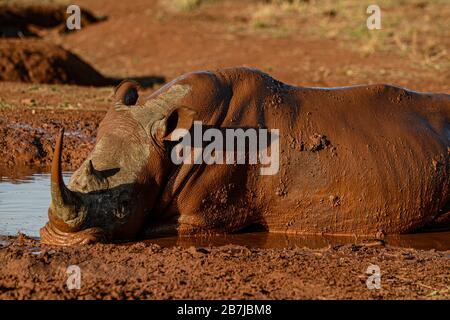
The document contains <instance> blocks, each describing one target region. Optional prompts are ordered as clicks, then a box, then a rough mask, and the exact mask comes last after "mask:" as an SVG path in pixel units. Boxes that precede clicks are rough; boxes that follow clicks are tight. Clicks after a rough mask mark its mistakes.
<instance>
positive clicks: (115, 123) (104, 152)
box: [41, 81, 195, 245]
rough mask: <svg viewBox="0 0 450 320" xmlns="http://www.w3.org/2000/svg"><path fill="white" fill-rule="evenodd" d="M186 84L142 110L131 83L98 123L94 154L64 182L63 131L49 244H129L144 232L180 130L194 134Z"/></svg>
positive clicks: (44, 236)
mask: <svg viewBox="0 0 450 320" xmlns="http://www.w3.org/2000/svg"><path fill="white" fill-rule="evenodd" d="M189 89H190V87H189V86H187V85H179V84H175V85H168V86H165V87H163V88H161V89H160V90H158V91H157V92H155V93H154V94H153V95H152V96H150V97H149V98H148V100H147V101H146V102H145V103H144V104H136V102H137V99H138V95H137V92H138V85H137V84H136V83H134V82H132V81H125V82H123V83H122V84H121V85H119V87H118V88H117V89H116V92H115V98H116V103H115V105H114V106H113V107H112V108H110V110H109V111H108V112H107V114H106V116H105V118H104V119H103V120H102V122H101V123H100V126H99V129H98V134H97V138H96V144H95V146H94V149H93V150H92V152H91V153H90V155H89V156H88V157H87V159H86V160H85V161H84V163H83V164H82V165H81V167H80V168H78V169H77V170H76V171H75V172H74V173H73V175H72V177H71V179H70V182H69V184H68V185H67V186H66V185H65V184H64V181H63V178H62V173H61V155H62V152H63V136H64V131H63V130H61V132H60V133H59V136H58V137H57V140H56V146H55V150H54V156H53V162H52V170H51V199H52V200H51V204H50V207H49V209H48V217H49V221H48V223H47V224H46V226H45V227H43V228H42V229H41V241H42V243H46V244H59V245H72V244H86V243H92V242H96V241H101V240H128V239H133V238H135V237H136V236H137V235H138V234H139V233H140V232H141V231H142V227H143V225H144V224H145V221H146V219H148V217H149V215H150V214H151V212H152V209H153V208H154V206H155V204H156V203H157V202H158V197H159V196H160V195H161V192H162V190H163V188H164V185H165V184H166V182H167V181H166V180H167V178H166V177H167V175H168V171H169V170H171V162H170V154H169V153H170V152H169V150H168V149H169V144H170V140H171V137H172V133H173V132H174V131H175V130H177V129H189V128H190V127H191V126H192V123H193V120H194V115H195V112H194V111H192V110H191V109H189V108H186V107H182V106H180V105H179V101H180V100H181V99H182V98H183V97H184V96H185V95H186V94H187V93H188V92H189Z"/></svg>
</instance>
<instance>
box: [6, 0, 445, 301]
mask: <svg viewBox="0 0 450 320" xmlns="http://www.w3.org/2000/svg"><path fill="white" fill-rule="evenodd" d="M50 2H51V1H50ZM60 2H61V1H60ZM62 2H64V1H62ZM284 2H286V3H283V1H256V0H255V1H238V0H223V1H220V0H215V1H213V0H210V1H199V0H198V1H176V0H173V1H170V0H160V1H156V0H155V1H150V0H136V1H133V3H132V5H130V3H129V2H120V1H107V0H95V1H93V0H79V1H77V3H79V4H80V5H81V6H82V8H86V9H88V10H89V11H90V12H92V13H93V14H95V15H96V16H98V17H106V18H105V19H99V20H95V19H94V20H92V23H86V25H82V26H83V27H82V29H81V30H79V31H73V32H71V31H67V30H66V31H65V32H61V25H60V21H59V22H55V24H54V25H51V26H36V25H33V24H30V25H24V23H23V19H22V20H21V21H20V23H18V24H16V25H12V26H6V27H4V26H3V25H0V27H1V31H2V32H3V33H5V32H6V31H4V30H7V31H8V32H9V33H8V39H0V72H4V71H5V70H6V68H9V69H8V70H9V71H10V74H13V75H15V76H14V77H13V76H11V77H10V78H2V81H1V82H0V181H1V179H3V177H11V178H14V177H20V176H23V175H28V174H30V173H31V172H36V171H48V170H49V166H50V164H51V160H52V150H53V146H54V143H55V136H56V133H57V132H58V130H59V128H60V127H61V126H64V128H65V130H66V136H65V142H64V143H65V146H64V154H63V170H68V171H71V170H75V169H76V168H77V167H78V166H79V165H80V164H81V162H82V161H83V160H84V158H85V157H86V156H87V154H88V153H89V151H90V150H91V149H92V147H93V145H94V143H95V136H96V129H97V126H98V124H99V122H100V121H101V119H102V118H103V116H104V114H105V112H106V110H107V109H108V108H109V107H110V106H111V105H112V92H113V87H112V86H111V84H112V83H113V82H114V81H113V82H110V83H107V85H106V86H103V87H92V86H81V85H69V83H77V82H76V81H72V80H73V79H72V77H75V76H71V73H70V72H66V71H65V70H66V69H64V68H62V69H61V71H59V72H57V74H56V75H54V76H52V77H51V78H57V79H59V80H58V81H53V80H51V79H50V80H49V79H48V76H49V74H48V72H45V71H44V72H41V74H33V65H30V67H27V68H18V69H17V68H16V69H14V68H15V67H17V66H20V65H21V62H20V61H22V60H23V59H25V60H26V59H28V58H29V57H30V56H33V59H35V61H37V62H39V63H41V66H42V63H44V64H43V66H44V67H46V68H48V70H52V71H54V72H55V70H57V69H55V68H54V65H53V64H52V63H55V62H54V61H56V60H57V59H56V60H55V59H53V60H52V59H49V55H46V56H45V59H44V57H42V58H40V57H39V55H37V56H36V54H32V53H30V50H28V51H27V50H25V51H26V53H23V51H24V48H25V47H27V46H32V49H33V50H35V48H39V47H41V48H45V49H42V52H43V53H45V52H50V51H51V52H53V53H55V52H57V53H58V54H59V55H61V56H64V57H67V55H69V53H71V54H75V55H76V56H77V57H79V58H80V59H82V61H83V63H85V64H86V68H87V69H86V70H89V72H91V73H92V74H93V75H95V76H96V77H101V79H109V80H111V79H115V81H116V82H117V81H118V80H119V79H123V78H133V79H135V80H137V81H139V82H140V83H141V84H142V85H143V86H144V88H145V89H144V91H143V93H144V94H147V93H151V92H152V91H153V90H155V89H157V88H158V87H160V86H161V85H162V84H163V82H167V81H170V80H171V79H173V78H175V77H177V76H179V75H181V74H183V73H185V72H189V71H194V70H205V69H216V68H221V67H231V66H248V67H254V68H258V69H261V70H262V71H265V72H267V73H269V74H271V75H272V76H273V77H275V78H277V79H278V80H280V81H283V82H286V83H290V84H295V85H301V86H328V87H329V86H346V85H356V84H366V83H391V84H395V85H399V86H404V87H407V88H409V89H412V90H417V91H432V92H445V93H449V92H450V91H449V86H448V85H449V83H450V59H449V55H448V53H449V52H448V51H449V50H450V35H449V34H448V32H449V31H448V27H446V26H448V23H449V17H450V12H449V7H448V5H446V4H445V1H440V0H436V1H422V0H421V1H407V2H402V3H401V4H399V3H398V4H393V3H394V2H392V1H380V6H381V8H382V10H384V11H383V17H385V18H383V19H384V20H383V29H382V30H375V31H367V30H366V27H365V19H366V18H367V14H366V12H365V9H366V8H365V7H364V5H361V2H360V1H356V0H355V1H350V0H346V1H342V3H341V4H339V5H336V2H335V1H328V0H327V1H297V2H296V1H293V3H294V4H288V3H290V2H289V1H284ZM291 2H292V1H291ZM333 3H334V4H333ZM5 28H6V29H5ZM19 29H20V30H22V29H23V30H22V31H23V32H24V34H25V36H27V35H29V38H27V37H25V38H22V39H20V40H17V39H15V40H11V39H10V38H11V32H12V34H13V36H12V37H14V34H15V33H14V32H16V31H17V30H19ZM11 30H12V31H11ZM20 30H19V31H20ZM24 30H25V31H26V32H25V31H24ZM19 31H17V32H19ZM0 35H1V33H0ZM7 41H9V42H7ZM11 41H12V42H11ZM31 41H34V42H35V43H36V45H32V44H31ZM11 43H16V44H15V45H14V44H11ZM23 43H27V44H26V45H23ZM10 46H14V48H13V49H11V50H9V49H8V48H12V47H10ZM53 46H55V48H57V47H56V46H60V47H61V48H59V49H54V50H53V51H52V49H49V48H52V47H53ZM2 48H7V49H8V50H7V49H5V50H4V52H3V53H2ZM14 50H16V51H17V52H18V53H17V54H16V55H15V56H14V59H19V60H12V61H13V63H11V59H12V58H10V57H8V56H7V55H8V54H10V53H11V52H13V51H14ZM46 50H47V51H46ZM48 50H50V51H48ZM61 50H65V51H61ZM14 52H15V51H14ZM53 53H52V54H53ZM55 54H56V53H55ZM20 59H22V60H20ZM40 59H41V60H42V61H41V60H40ZM46 59H47V60H46ZM27 61H28V60H26V61H25V62H27ZM45 61H50V62H48V64H45V63H47V62H45ZM58 61H59V60H58ZM28 62H29V61H28ZM37 62H36V63H37ZM23 63H24V62H23ZM58 63H59V62H58ZM64 65H66V64H64ZM1 66H6V67H3V68H2V67H1ZM25 66H29V65H27V64H25ZM30 70H31V71H30ZM70 70H72V69H70ZM17 72H19V74H17ZM20 72H22V73H20ZM30 72H31V75H30ZM64 72H66V73H64ZM63 73H64V74H66V76H63V75H62V74H63ZM5 74H6V73H5ZM24 75H25V76H24ZM26 75H28V76H26ZM0 77H1V76H0ZM67 77H69V78H70V79H69V78H67ZM91 80H92V79H91ZM14 81H21V82H14ZM61 83H63V84H61ZM79 84H83V83H79ZM84 84H86V83H84ZM11 241H12V244H8V243H9V242H11ZM0 244H2V246H1V247H0V257H1V258H0V298H1V299H16V298H25V299H29V298H33V299H42V298H50V299H61V298H63V299H64V298H85V299H88V298H119V299H121V298H150V299H155V298H163V299H168V298H173V299H177V298H189V299H191V298H193V299H195V298H205V299H210V298H216V299H227V298H243V299H246V298H247V299H259V298H261V299H272V298H275V299H279V298H285V299H298V298H308V299H309V298H311V299H334V298H336V299H341V298H342V299H358V298H361V299H398V298H408V299H409V298H411V299H449V297H450V296H449V294H450V293H449V288H450V263H449V252H448V251H441V252H439V251H433V250H428V251H422V250H415V249H400V248H394V247H383V246H381V247H378V246H375V247H371V246H354V245H345V246H342V247H337V248H333V247H330V248H328V249H320V250H319V249H306V248H289V249H287V248H286V249H247V248H245V247H240V246H221V247H217V248H208V249H204V248H199V247H191V248H182V247H170V248H163V247H159V246H158V245H154V244H150V243H142V242H140V243H136V244H133V245H104V244H98V245H94V246H89V247H76V248H52V247H42V248H41V247H40V244H39V242H36V241H35V240H30V239H26V238H23V237H19V239H16V238H12V239H9V240H8V239H6V238H5V239H3V240H0ZM70 264H77V265H79V266H80V268H81V270H82V286H81V289H80V290H71V291H69V290H67V289H66V287H65V280H66V278H67V275H66V273H65V271H66V267H67V266H68V265H70ZM369 264H377V265H379V266H380V268H381V271H382V289H381V290H368V289H367V288H366V284H365V280H366V279H367V274H366V273H365V272H366V269H367V267H368V265H369Z"/></svg>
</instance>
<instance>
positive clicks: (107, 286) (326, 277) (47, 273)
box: [0, 236, 450, 299]
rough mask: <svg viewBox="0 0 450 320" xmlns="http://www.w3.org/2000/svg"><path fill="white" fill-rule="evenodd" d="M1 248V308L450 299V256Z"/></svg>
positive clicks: (354, 248)
mask: <svg viewBox="0 0 450 320" xmlns="http://www.w3.org/2000/svg"><path fill="white" fill-rule="evenodd" d="M5 240H6V241H5ZM11 241H12V243H11ZM0 245H1V246H0V299H449V298H450V292H449V288H450V273H449V268H450V260H449V259H450V251H446V252H437V251H434V250H430V251H421V250H413V249H400V248H395V247H383V246H371V245H344V246H336V247H331V246H330V247H328V248H325V249H307V248H300V247H290V248H285V249H281V248H280V249H256V248H247V247H245V246H238V245H226V246H220V247H206V248H205V247H194V246H192V247H189V248H182V247H179V246H175V247H167V248H166V247H161V246H159V245H157V244H152V243H151V242H145V243H144V242H138V243H134V244H131V245H115V244H108V245H105V244H96V245H92V246H82V247H68V248H62V247H49V246H40V244H39V242H37V241H35V240H32V239H28V238H26V237H23V236H20V237H19V238H11V237H9V238H8V239H6V238H4V239H3V240H2V241H0ZM371 264H376V265H378V266H379V267H380V270H381V289H380V290H376V289H373V290H369V289H368V288H367V286H366V280H367V277H368V275H367V274H366V270H367V267H368V266H369V265H371ZM69 265H78V266H79V267H80V269H81V288H80V290H68V289H67V287H66V280H67V274H66V268H67V267H68V266H69Z"/></svg>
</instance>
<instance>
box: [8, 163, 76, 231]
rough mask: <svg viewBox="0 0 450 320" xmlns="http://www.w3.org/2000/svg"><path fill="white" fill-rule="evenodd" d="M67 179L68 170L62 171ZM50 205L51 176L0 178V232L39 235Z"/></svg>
mask: <svg viewBox="0 0 450 320" xmlns="http://www.w3.org/2000/svg"><path fill="white" fill-rule="evenodd" d="M63 177H64V180H65V181H66V182H67V181H68V180H69V177H70V173H67V172H66V173H64V174H63ZM49 204H50V175H49V174H46V173H45V174H34V175H32V176H26V177H21V178H14V179H10V178H5V177H1V180H0V235H16V234H17V233H18V232H21V233H25V234H26V235H28V236H31V237H39V229H40V228H41V227H43V226H44V225H45V223H46V222H47V219H48V218H47V209H48V206H49Z"/></svg>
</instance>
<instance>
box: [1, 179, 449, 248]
mask: <svg viewBox="0 0 450 320" xmlns="http://www.w3.org/2000/svg"><path fill="white" fill-rule="evenodd" d="M70 175H71V173H70V172H65V173H63V177H64V181H65V182H66V183H68V181H69V178H70ZM49 204H50V174H48V173H44V174H42V173H38V174H33V175H31V176H26V177H23V178H14V179H10V178H5V177H1V179H0V235H3V236H4V235H17V233H18V232H22V233H25V234H26V235H28V236H31V237H39V229H40V228H41V227H43V226H44V225H45V223H46V222H47V220H48V218H47V209H48V206H49ZM373 240H374V239H370V238H367V237H358V238H356V237H350V236H348V237H347V236H346V237H343V236H339V237H338V236H301V235H286V234H272V233H267V232H252V233H242V234H231V235H219V236H196V237H166V238H160V239H152V240H149V241H152V242H156V243H158V244H160V245H161V246H175V245H180V246H185V247H187V246H203V247H207V246H221V245H227V244H236V245H245V246H248V247H253V248H287V247H309V248H325V247H328V246H339V245H344V244H353V243H370V242H371V241H373ZM385 243H386V244H387V245H392V246H398V247H411V248H416V249H425V250H428V249H436V250H450V231H445V232H429V233H417V234H409V235H398V236H388V237H386V239H385Z"/></svg>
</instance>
